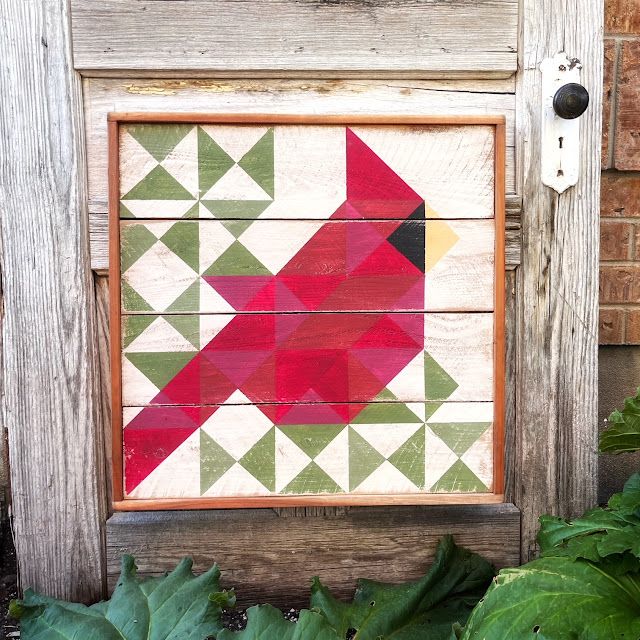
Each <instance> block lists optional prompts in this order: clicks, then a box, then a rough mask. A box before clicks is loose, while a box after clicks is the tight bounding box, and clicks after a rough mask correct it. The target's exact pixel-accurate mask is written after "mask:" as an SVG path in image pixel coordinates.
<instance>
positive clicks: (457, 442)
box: [429, 422, 491, 457]
mask: <svg viewBox="0 0 640 640" xmlns="http://www.w3.org/2000/svg"><path fill="white" fill-rule="evenodd" d="M490 426H491V423H490V422H446V423H438V422H430V423H429V429H431V430H432V431H433V433H435V434H436V435H437V436H438V438H440V440H442V442H444V443H445V444H446V445H447V447H449V449H451V451H453V452H454V453H455V454H456V455H457V456H458V457H460V456H462V455H464V453H465V452H466V451H468V450H469V447H471V445H472V444H473V443H474V442H475V441H476V440H477V439H478V438H479V437H480V436H481V435H482V434H483V433H484V432H485V431H486V430H487V429H488V428H489V427H490Z"/></svg>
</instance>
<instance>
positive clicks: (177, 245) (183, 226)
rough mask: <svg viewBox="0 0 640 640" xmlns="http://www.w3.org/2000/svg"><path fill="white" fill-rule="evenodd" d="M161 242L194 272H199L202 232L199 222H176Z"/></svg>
mask: <svg viewBox="0 0 640 640" xmlns="http://www.w3.org/2000/svg"><path fill="white" fill-rule="evenodd" d="M160 240H161V241H162V243H163V244H164V245H165V246H166V247H167V248H168V249H171V251H173V253H175V254H176V255H177V256H178V257H179V258H181V259H182V260H183V261H184V262H185V263H186V264H188V265H189V266H190V267H191V268H192V269H193V270H194V271H196V272H197V271H198V270H199V268H200V251H199V246H200V232H199V224H198V223H197V222H176V223H175V224H174V225H173V226H171V227H170V228H169V230H168V231H167V232H166V233H165V234H164V235H163V236H162V237H161V238H160Z"/></svg>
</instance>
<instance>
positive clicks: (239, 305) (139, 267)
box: [120, 220, 495, 313]
mask: <svg viewBox="0 0 640 640" xmlns="http://www.w3.org/2000/svg"><path fill="white" fill-rule="evenodd" d="M493 226H494V223H493V220H473V221H460V220H449V221H444V220H438V221H436V220H428V221H426V222H425V221H424V220H409V221H406V222H404V223H403V222H401V221H387V220H385V221H379V222H365V221H340V222H333V221H332V222H326V223H319V222H311V221H280V220H277V221H276V220H257V221H251V220H229V221H213V220H212V221H178V222H173V221H171V222H164V221H163V222H153V221H151V222H129V221H126V222H123V223H121V232H120V236H121V240H120V242H121V250H122V264H121V268H122V272H123V276H122V278H123V284H124V294H125V295H124V296H123V311H124V312H127V313H130V312H148V311H149V310H151V311H154V312H164V311H167V310H170V311H171V312H172V313H189V312H190V313H193V312H199V313H225V312H227V313H228V312H230V311H238V312H243V311H281V312H282V311H376V310H377V311H381V310H385V311H422V310H425V309H426V310H427V311H468V310H471V311H490V310H492V309H493V282H494V261H493V255H494V244H495V238H494V230H493ZM189 292H191V294H190V293H189Z"/></svg>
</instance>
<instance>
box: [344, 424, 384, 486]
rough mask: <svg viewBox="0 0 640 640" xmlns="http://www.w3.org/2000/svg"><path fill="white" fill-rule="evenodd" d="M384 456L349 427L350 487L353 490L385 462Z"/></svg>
mask: <svg viewBox="0 0 640 640" xmlns="http://www.w3.org/2000/svg"><path fill="white" fill-rule="evenodd" d="M384 460H385V459H384V456H383V455H382V454H381V453H380V452H379V451H376V450H375V449H374V448H373V447H372V446H371V445H370V444H369V443H368V442H367V441H366V440H365V439H364V438H363V437H362V436H360V435H359V434H358V433H357V432H356V431H355V430H354V429H352V428H351V427H349V489H350V490H351V491H353V490H354V489H355V488H356V487H357V486H358V485H359V484H360V483H361V482H362V481H363V480H365V479H366V478H368V477H369V476H370V475H371V474H372V473H373V472H374V471H375V470H376V469H377V468H378V467H379V466H380V465H381V464H382V463H383V462H384Z"/></svg>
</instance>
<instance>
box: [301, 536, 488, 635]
mask: <svg viewBox="0 0 640 640" xmlns="http://www.w3.org/2000/svg"><path fill="white" fill-rule="evenodd" d="M493 576H494V571H493V568H492V567H491V565H490V564H489V563H488V562H487V561H486V560H484V559H482V558H481V557H480V556H478V555H476V554H474V553H471V552H470V551H468V550H466V549H463V548H461V547H457V546H456V545H455V544H454V542H453V539H452V538H451V536H447V537H445V538H443V539H442V540H441V541H440V544H439V545H438V549H437V552H436V558H435V560H434V563H433V565H432V566H431V568H430V570H429V571H428V573H427V574H426V575H425V576H424V578H421V579H420V580H417V581H415V582H408V583H405V584H399V585H394V584H385V583H382V582H373V581H371V580H359V581H358V586H357V589H356V593H355V596H354V599H353V602H352V603H351V604H346V603H343V602H340V601H339V600H336V599H335V598H334V597H333V595H331V593H330V592H329V590H328V589H327V588H326V587H325V586H323V585H322V583H321V582H320V581H319V580H318V579H317V578H314V580H313V584H312V587H311V605H312V607H313V608H315V609H317V610H319V611H320V612H321V613H322V614H323V615H324V616H325V617H326V619H327V620H328V621H329V622H330V623H331V626H332V627H333V628H334V629H335V630H336V631H337V634H338V636H339V637H340V638H344V637H345V636H346V634H347V632H348V631H349V630H350V629H355V630H356V631H357V633H356V635H355V639H356V640H386V639H387V638H393V639H394V640H418V639H420V640H424V639H426V638H428V639H429V640H449V638H451V633H452V626H453V624H454V623H456V622H459V623H464V622H465V621H466V619H467V617H468V616H469V614H470V612H471V610H472V609H473V607H474V606H475V605H476V603H477V602H478V600H479V599H480V598H481V597H482V595H483V594H484V592H485V590H486V588H487V586H488V585H489V584H490V582H491V579H492V577H493Z"/></svg>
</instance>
